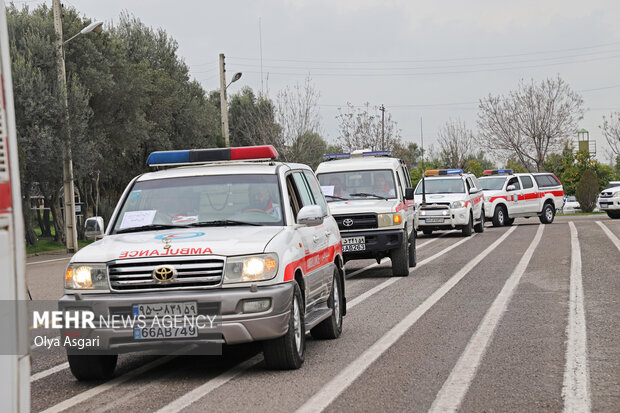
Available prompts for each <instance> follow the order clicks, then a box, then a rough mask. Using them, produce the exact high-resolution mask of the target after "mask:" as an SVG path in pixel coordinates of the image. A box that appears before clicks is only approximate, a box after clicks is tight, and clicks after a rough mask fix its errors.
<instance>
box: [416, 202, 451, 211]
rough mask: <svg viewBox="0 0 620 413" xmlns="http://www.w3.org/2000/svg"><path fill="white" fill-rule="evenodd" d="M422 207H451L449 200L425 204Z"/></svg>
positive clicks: (431, 208)
mask: <svg viewBox="0 0 620 413" xmlns="http://www.w3.org/2000/svg"><path fill="white" fill-rule="evenodd" d="M420 209H430V210H433V209H440V210H441V209H450V203H449V202H433V203H432V204H423V205H421V206H420Z"/></svg>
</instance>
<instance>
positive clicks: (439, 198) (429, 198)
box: [415, 194, 467, 205]
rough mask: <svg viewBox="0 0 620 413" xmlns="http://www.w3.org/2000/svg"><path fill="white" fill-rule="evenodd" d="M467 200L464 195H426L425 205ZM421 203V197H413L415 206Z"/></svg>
mask: <svg viewBox="0 0 620 413" xmlns="http://www.w3.org/2000/svg"><path fill="white" fill-rule="evenodd" d="M466 200H467V198H466V196H465V194H427V195H426V203H427V204H434V203H444V202H453V201H466ZM421 203H422V195H417V194H416V195H415V204H416V205H419V204H421Z"/></svg>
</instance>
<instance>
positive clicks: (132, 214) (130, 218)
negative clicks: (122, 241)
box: [120, 209, 157, 229]
mask: <svg viewBox="0 0 620 413" xmlns="http://www.w3.org/2000/svg"><path fill="white" fill-rule="evenodd" d="M156 213H157V211H156V210H154V209H151V210H147V211H129V212H125V214H124V215H123V220H122V221H121V228H120V229H123V228H134V227H142V226H144V225H151V224H152V223H153V220H154V219H155V214H156Z"/></svg>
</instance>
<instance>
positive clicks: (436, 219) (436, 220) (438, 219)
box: [424, 218, 443, 224]
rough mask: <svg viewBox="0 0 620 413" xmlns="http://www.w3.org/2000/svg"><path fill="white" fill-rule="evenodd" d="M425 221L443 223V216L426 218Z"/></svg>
mask: <svg viewBox="0 0 620 413" xmlns="http://www.w3.org/2000/svg"><path fill="white" fill-rule="evenodd" d="M424 222H426V223H427V224H432V223H443V218H426V219H425V220H424Z"/></svg>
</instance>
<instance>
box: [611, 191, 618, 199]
mask: <svg viewBox="0 0 620 413" xmlns="http://www.w3.org/2000/svg"><path fill="white" fill-rule="evenodd" d="M611 196H612V197H613V198H615V197H617V196H620V191H618V192H614V193H613V194H612V195H611Z"/></svg>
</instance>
